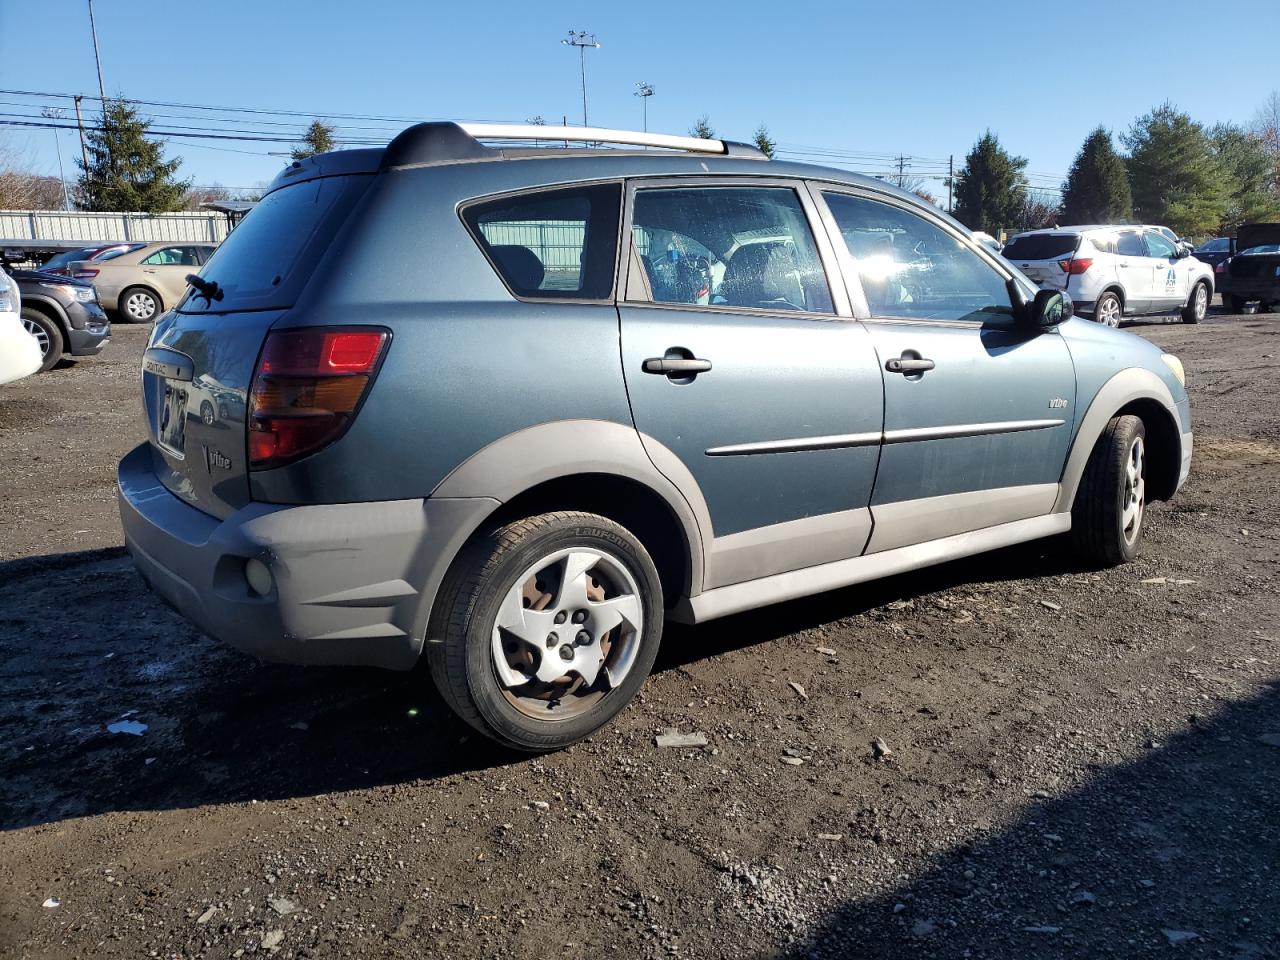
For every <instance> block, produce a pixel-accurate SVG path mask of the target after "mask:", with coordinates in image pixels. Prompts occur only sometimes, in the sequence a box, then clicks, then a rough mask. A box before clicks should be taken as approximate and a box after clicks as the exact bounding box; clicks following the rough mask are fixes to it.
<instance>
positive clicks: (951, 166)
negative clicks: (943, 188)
mask: <svg viewBox="0 0 1280 960" xmlns="http://www.w3.org/2000/svg"><path fill="white" fill-rule="evenodd" d="M955 178H956V155H955V154H954V153H953V154H951V155H950V156H948V157H947V213H950V212H951V184H952V183H953V182H954V181H955Z"/></svg>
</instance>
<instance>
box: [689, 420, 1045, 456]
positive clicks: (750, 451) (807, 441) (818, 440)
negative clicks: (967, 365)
mask: <svg viewBox="0 0 1280 960" xmlns="http://www.w3.org/2000/svg"><path fill="white" fill-rule="evenodd" d="M1065 425H1066V421H1065V420H995V421H992V422H990V423H956V424H950V425H947V426H941V427H915V428H912V429H909V430H886V431H884V432H883V433H845V434H836V435H834V436H828V437H794V438H789V439H785V440H762V441H760V442H758V443H733V444H728V445H726V446H723V447H711V448H710V449H708V450H707V451H706V455H707V456H708V457H750V456H756V455H759V454H765V453H798V452H800V451H803V450H839V449H842V448H844V447H872V446H875V445H876V444H879V443H917V442H920V441H923V440H950V439H954V438H957V437H985V436H990V435H992V434H997V433H1023V432H1025V431H1028V430H1052V429H1054V428H1055V427H1061V426H1065Z"/></svg>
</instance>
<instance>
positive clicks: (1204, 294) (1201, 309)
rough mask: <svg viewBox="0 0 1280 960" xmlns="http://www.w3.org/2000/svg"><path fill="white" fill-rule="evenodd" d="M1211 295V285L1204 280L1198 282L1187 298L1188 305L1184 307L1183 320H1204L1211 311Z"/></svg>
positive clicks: (1186, 321) (1195, 321) (1193, 321)
mask: <svg viewBox="0 0 1280 960" xmlns="http://www.w3.org/2000/svg"><path fill="white" fill-rule="evenodd" d="M1211 296H1212V294H1210V293H1209V285H1208V284H1207V283H1205V282H1204V281H1203V280H1201V281H1199V282H1197V283H1196V285H1195V286H1194V287H1192V288H1191V296H1190V297H1188V298H1187V305H1186V306H1185V307H1183V308H1182V322H1183V323H1199V322H1200V321H1201V320H1203V319H1204V318H1205V315H1206V314H1207V313H1208V312H1209V299H1210V297H1211Z"/></svg>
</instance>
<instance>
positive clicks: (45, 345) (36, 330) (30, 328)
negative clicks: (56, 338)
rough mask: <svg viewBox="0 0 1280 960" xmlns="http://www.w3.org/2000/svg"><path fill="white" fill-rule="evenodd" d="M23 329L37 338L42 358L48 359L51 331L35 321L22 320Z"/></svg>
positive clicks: (24, 318)
mask: <svg viewBox="0 0 1280 960" xmlns="http://www.w3.org/2000/svg"><path fill="white" fill-rule="evenodd" d="M22 328H23V329H24V330H26V331H27V333H29V334H31V335H32V336H33V337H35V338H36V342H37V343H38V344H40V356H42V357H47V356H48V355H49V331H48V330H46V329H45V328H44V327H42V326H40V324H38V323H36V322H35V321H34V320H28V319H27V318H26V317H23V318H22Z"/></svg>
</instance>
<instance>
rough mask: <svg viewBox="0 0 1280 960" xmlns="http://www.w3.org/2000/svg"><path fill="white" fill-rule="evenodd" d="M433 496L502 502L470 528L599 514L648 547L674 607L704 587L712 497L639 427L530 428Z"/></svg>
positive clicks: (571, 424) (566, 424)
mask: <svg viewBox="0 0 1280 960" xmlns="http://www.w3.org/2000/svg"><path fill="white" fill-rule="evenodd" d="M651 454H652V459H651ZM655 461H656V464H655ZM659 465H660V466H661V469H659ZM430 496H431V497H432V498H437V497H438V498H457V497H486V498H491V499H493V500H496V501H497V502H498V504H499V505H498V506H497V507H496V508H495V509H494V510H493V511H492V512H491V513H490V514H488V515H487V516H486V517H484V518H482V519H481V520H480V522H479V523H477V524H476V525H475V526H474V528H473V529H472V530H471V531H470V533H474V532H475V531H476V530H478V529H480V528H482V527H484V526H486V525H490V524H493V523H503V522H506V521H508V520H510V519H515V518H516V517H518V516H530V515H533V514H535V513H543V512H546V511H549V510H566V509H573V510H587V511H589V512H593V513H599V514H600V515H601V516H605V517H608V518H609V519H611V520H615V521H616V522H618V523H620V524H622V525H623V526H624V527H626V528H627V529H628V530H630V531H631V532H632V533H633V534H635V536H636V537H637V538H638V539H639V540H640V541H641V542H642V543H643V544H644V545H645V548H646V549H647V550H649V552H650V555H651V556H652V557H653V559H654V563H655V564H656V565H657V567H658V571H659V573H660V574H661V576H662V581H663V589H664V591H665V592H666V594H667V597H666V599H667V603H668V605H672V604H674V603H676V602H678V601H679V600H680V599H682V598H684V597H691V596H696V595H697V594H699V593H701V592H702V587H703V574H704V544H705V543H709V542H710V541H711V537H712V530H711V521H710V514H709V513H708V511H707V506H706V502H705V500H704V499H703V497H702V494H701V491H700V490H699V489H698V486H697V482H696V481H695V480H694V479H693V476H692V474H690V473H689V472H688V470H687V469H686V468H685V467H684V465H683V464H682V463H681V462H680V460H679V459H678V458H677V457H676V456H675V454H674V453H671V451H669V450H667V448H666V447H664V446H662V445H661V444H660V443H658V442H657V441H656V440H654V439H653V438H651V437H645V438H643V440H642V439H641V435H640V434H639V433H638V432H637V431H636V429H635V428H634V427H633V426H630V425H624V424H621V423H615V422H612V421H603V420H564V421H556V422H552V423H543V424H539V425H537V426H533V427H527V428H525V429H523V430H519V431H517V432H515V433H512V434H509V435H507V436H505V437H502V438H501V439H499V440H495V441H493V442H492V443H490V444H488V445H487V446H485V447H484V448H482V449H481V450H479V451H477V452H476V453H475V454H473V455H472V456H471V457H469V458H468V459H467V460H466V461H464V462H463V463H462V464H460V465H459V466H458V467H456V468H455V469H454V470H453V471H452V472H451V473H450V474H449V475H448V476H447V477H445V479H444V480H443V481H441V482H440V484H439V485H438V486H437V487H436V488H435V490H433V491H432V492H431V494H430Z"/></svg>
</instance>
